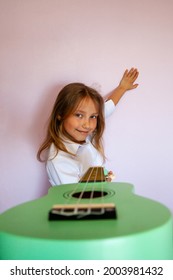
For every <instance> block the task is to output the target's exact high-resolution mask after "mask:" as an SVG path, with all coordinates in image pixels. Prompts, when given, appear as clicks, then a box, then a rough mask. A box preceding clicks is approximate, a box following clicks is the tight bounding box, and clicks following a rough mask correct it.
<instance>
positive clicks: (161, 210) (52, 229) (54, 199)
mask: <svg viewBox="0 0 173 280" xmlns="http://www.w3.org/2000/svg"><path fill="white" fill-rule="evenodd" d="M83 184H84V183H81V184H80V189H81V190H82V188H83V186H84V185H83ZM94 186H95V187H96V188H97V189H98V190H101V189H102V187H103V188H104V190H106V191H107V193H108V194H107V196H105V197H104V201H105V202H114V203H115V205H116V208H117V213H118V219H115V220H87V221H86V220H85V221H82V220H80V221H48V212H49V210H50V209H51V207H52V205H53V204H58V203H59V204H61V203H67V200H68V198H69V197H70V194H71V191H72V190H73V189H74V187H75V185H73V184H71V185H62V186H58V187H54V188H51V189H50V190H49V193H48V195H46V196H44V197H42V198H40V199H37V200H34V201H31V202H27V203H24V204H22V205H19V206H17V207H14V208H12V209H10V210H8V211H6V212H5V213H3V214H1V216H0V258H1V259H69V260H70V259H105V260H106V259H172V216H171V213H170V211H169V209H167V208H166V207H165V206H164V205H162V204H160V203H158V202H156V201H153V200H150V199H146V198H144V197H140V196H137V195H135V194H134V193H133V186H132V185H131V184H127V183H107V182H104V183H94ZM92 187H93V184H92V183H89V184H88V185H87V190H91V189H92ZM75 202H76V199H75V198H72V199H71V203H75ZM82 202H83V203H85V202H88V200H87V199H83V200H82ZM94 202H95V203H97V202H98V203H99V202H101V198H95V199H94Z"/></svg>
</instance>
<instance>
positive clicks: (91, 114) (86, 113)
mask: <svg viewBox="0 0 173 280" xmlns="http://www.w3.org/2000/svg"><path fill="white" fill-rule="evenodd" d="M97 117H98V108H97V106H96V105H95V103H94V102H93V100H92V99H91V98H86V99H84V100H82V101H81V103H80V104H79V106H78V107H77V109H76V111H75V112H74V113H72V114H71V115H69V116H68V117H67V118H66V119H65V120H64V122H63V126H64V129H65V131H66V132H67V133H68V134H69V135H70V136H71V137H73V138H74V139H75V140H76V141H77V142H80V141H81V142H82V141H85V139H86V137H87V136H88V135H90V134H92V132H93V131H94V130H95V129H96V126H97Z"/></svg>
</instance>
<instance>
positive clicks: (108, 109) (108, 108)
mask: <svg viewBox="0 0 173 280" xmlns="http://www.w3.org/2000/svg"><path fill="white" fill-rule="evenodd" d="M114 111H115V104H114V102H113V101H112V99H109V100H107V101H106V102H105V118H107V117H109V116H110V115H111V114H112V113H113V112H114Z"/></svg>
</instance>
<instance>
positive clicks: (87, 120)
mask: <svg viewBox="0 0 173 280" xmlns="http://www.w3.org/2000/svg"><path fill="white" fill-rule="evenodd" d="M82 127H83V128H85V129H89V128H90V122H89V119H84V121H83V124H82Z"/></svg>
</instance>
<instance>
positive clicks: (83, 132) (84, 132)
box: [76, 129, 89, 134]
mask: <svg viewBox="0 0 173 280" xmlns="http://www.w3.org/2000/svg"><path fill="white" fill-rule="evenodd" d="M76 130H77V131H78V132H79V133H82V134H88V133H89V131H83V130H78V129H76Z"/></svg>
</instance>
